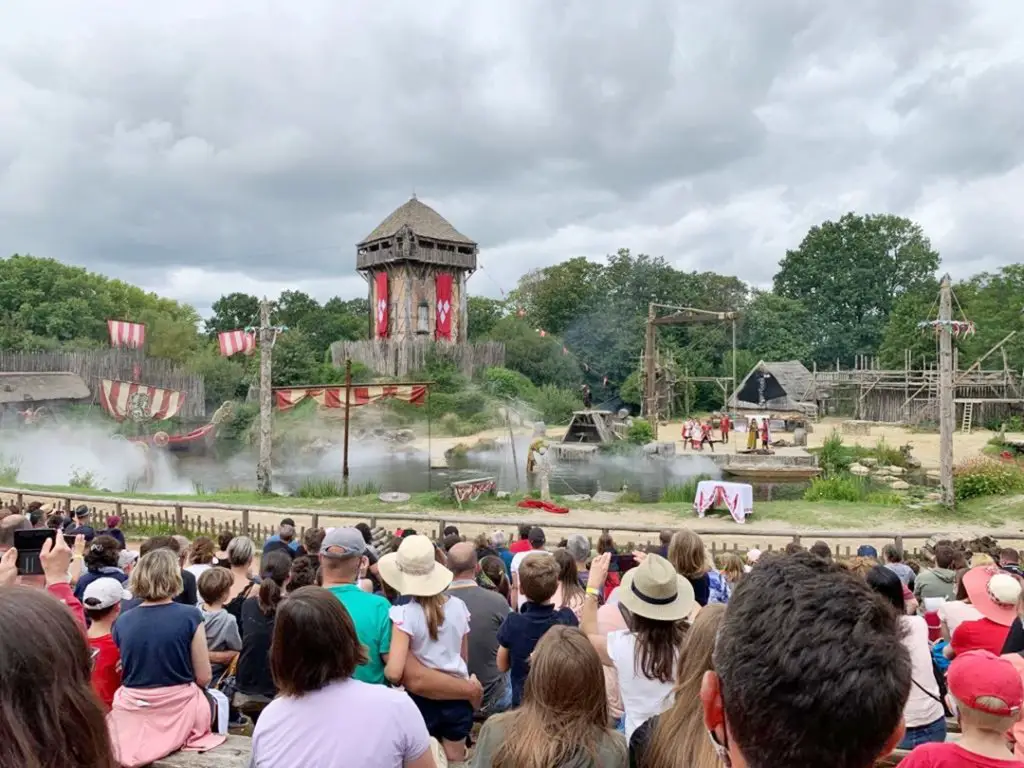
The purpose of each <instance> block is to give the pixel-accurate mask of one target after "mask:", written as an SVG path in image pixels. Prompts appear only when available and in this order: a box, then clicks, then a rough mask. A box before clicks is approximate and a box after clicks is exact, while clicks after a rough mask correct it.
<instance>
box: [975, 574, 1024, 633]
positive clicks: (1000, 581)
mask: <svg viewBox="0 0 1024 768" xmlns="http://www.w3.org/2000/svg"><path fill="white" fill-rule="evenodd" d="M964 589H965V590H966V591H967V597H968V598H970V601H971V605H973V606H974V607H975V608H977V609H978V612H979V613H980V614H981V615H982V616H984V617H985V618H986V619H988V620H989V621H994V622H995V623H996V624H1002V625H1003V626H1004V627H1008V626H1010V625H1011V624H1013V620H1014V619H1015V618H1017V600H1018V599H1019V598H1020V592H1021V583H1020V580H1019V579H1018V578H1017V577H1016V576H1014V575H1012V574H1010V573H1007V572H1006V571H1004V570H1003V569H1001V568H998V567H995V566H989V565H985V566H981V567H978V568H971V569H970V570H969V571H967V573H965V574H964Z"/></svg>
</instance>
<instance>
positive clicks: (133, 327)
mask: <svg viewBox="0 0 1024 768" xmlns="http://www.w3.org/2000/svg"><path fill="white" fill-rule="evenodd" d="M107 331H108V332H109V333H110V345H111V346H112V347H131V348H133V349H142V345H143V344H145V343H146V326H144V325H143V324H142V323H129V322H126V321H124V320H107Z"/></svg>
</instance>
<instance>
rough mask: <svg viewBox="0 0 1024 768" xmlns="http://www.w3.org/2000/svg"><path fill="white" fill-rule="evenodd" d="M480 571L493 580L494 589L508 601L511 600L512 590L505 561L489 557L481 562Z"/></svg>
mask: <svg viewBox="0 0 1024 768" xmlns="http://www.w3.org/2000/svg"><path fill="white" fill-rule="evenodd" d="M480 570H481V571H483V573H484V575H485V576H486V577H487V578H488V579H490V580H491V583H492V584H493V585H494V588H495V589H496V590H497V591H498V594H500V595H501V596H502V597H504V598H505V599H506V600H510V599H511V595H512V588H511V586H510V585H509V583H508V573H507V571H506V569H505V561H504V560H502V559H501V558H500V557H497V556H495V555H488V556H487V557H485V558H484V559H483V560H481V561H480Z"/></svg>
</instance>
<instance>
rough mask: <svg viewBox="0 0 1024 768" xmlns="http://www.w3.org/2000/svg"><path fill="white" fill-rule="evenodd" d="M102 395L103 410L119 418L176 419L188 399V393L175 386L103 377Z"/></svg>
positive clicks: (140, 419) (137, 419) (119, 419)
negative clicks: (172, 387) (168, 386)
mask: <svg viewBox="0 0 1024 768" xmlns="http://www.w3.org/2000/svg"><path fill="white" fill-rule="evenodd" d="M99 394H100V403H101V404H102V405H103V408H104V410H106V412H107V413H109V414H110V415H111V416H113V417H114V418H115V419H117V420H118V421H124V420H125V419H131V420H132V421H163V420H164V419H173V418H174V417H175V416H176V415H177V414H178V411H179V410H181V405H182V403H183V402H184V401H185V394H184V393H183V392H179V391H178V390H176V389H163V388H162V387H150V386H147V385H145V384H138V383H135V382H130V381H118V380H116V379H102V380H101V381H100V393H99Z"/></svg>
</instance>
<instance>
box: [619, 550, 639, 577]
mask: <svg viewBox="0 0 1024 768" xmlns="http://www.w3.org/2000/svg"><path fill="white" fill-rule="evenodd" d="M615 561H616V562H617V563H618V565H619V573H625V572H626V571H630V570H632V569H633V568H636V558H635V557H633V555H631V554H630V555H616V556H615Z"/></svg>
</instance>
